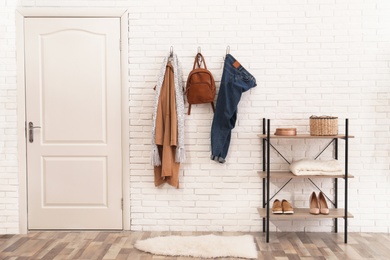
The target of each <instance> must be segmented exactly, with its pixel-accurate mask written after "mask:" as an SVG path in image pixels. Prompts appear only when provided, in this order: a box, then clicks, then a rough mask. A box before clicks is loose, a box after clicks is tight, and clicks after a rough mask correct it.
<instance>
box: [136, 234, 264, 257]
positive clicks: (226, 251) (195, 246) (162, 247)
mask: <svg viewBox="0 0 390 260" xmlns="http://www.w3.org/2000/svg"><path fill="white" fill-rule="evenodd" d="M134 246H135V248H137V249H139V250H142V251H145V252H148V253H152V254H156V255H166V256H192V257H203V258H217V257H241V258H255V259H256V258H257V250H256V244H255V242H254V239H253V237H252V236H251V235H243V236H216V235H205V236H165V237H152V238H148V239H145V240H139V241H137V242H136V243H135V245H134Z"/></svg>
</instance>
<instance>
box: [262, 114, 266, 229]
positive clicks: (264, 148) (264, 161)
mask: <svg viewBox="0 0 390 260" xmlns="http://www.w3.org/2000/svg"><path fill="white" fill-rule="evenodd" d="M265 124H266V121H265V118H263V135H265ZM262 145H263V172H265V171H266V163H267V161H266V158H265V155H266V146H265V145H266V141H265V140H264V138H263V139H262ZM263 208H265V178H263ZM265 224H266V223H265V218H263V233H264V232H265V231H266V230H265Z"/></svg>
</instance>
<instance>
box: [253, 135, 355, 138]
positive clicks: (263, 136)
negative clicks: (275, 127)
mask: <svg viewBox="0 0 390 260" xmlns="http://www.w3.org/2000/svg"><path fill="white" fill-rule="evenodd" d="M257 136H259V137H260V138H267V135H266V134H259V135H257ZM270 138H272V139H334V138H339V139H345V135H310V134H298V135H286V136H283V135H274V134H272V135H270ZM348 138H355V136H353V135H349V136H348Z"/></svg>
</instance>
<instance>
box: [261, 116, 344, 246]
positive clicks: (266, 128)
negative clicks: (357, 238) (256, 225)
mask: <svg viewBox="0 0 390 260" xmlns="http://www.w3.org/2000/svg"><path fill="white" fill-rule="evenodd" d="M270 124H271V121H270V119H265V118H263V135H265V136H266V137H265V138H264V137H263V138H262V145H263V172H266V173H267V175H266V178H263V208H266V214H267V215H266V217H265V218H263V232H266V242H267V243H268V242H269V221H270V201H271V200H272V199H273V198H274V197H275V196H276V195H277V194H278V193H279V192H280V191H281V190H283V188H284V187H285V186H286V185H287V184H288V183H289V182H290V181H291V180H292V178H290V179H289V180H288V181H287V182H286V183H285V184H284V185H283V186H282V187H281V188H280V189H279V190H278V191H277V192H276V193H275V194H273V196H272V197H271V198H270V148H271V147H272V148H273V149H274V150H275V151H276V152H277V153H278V154H279V155H280V156H281V157H282V158H283V159H284V160H285V161H286V162H287V163H288V164H291V163H290V162H289V161H288V160H287V159H286V158H285V157H284V156H283V155H282V154H281V153H280V152H279V151H278V150H277V149H276V148H275V147H274V146H273V145H272V144H271V134H270V129H271V128H270ZM348 124H349V122H348V118H347V119H345V138H342V139H345V163H344V166H345V176H344V181H345V192H344V201H345V202H344V203H345V208H344V243H347V242H348V139H349V135H348V134H349V133H348V131H349V129H348ZM338 139H339V137H335V138H333V139H332V140H331V141H330V142H329V143H328V144H327V145H326V146H325V147H324V148H323V149H322V151H321V152H320V153H319V154H318V155H317V156H316V157H315V159H317V158H318V157H319V156H320V155H321V154H322V153H323V152H324V151H325V150H326V149H327V148H328V147H329V146H330V145H331V144H332V143H334V148H333V149H334V150H333V151H334V159H336V160H338ZM308 180H309V181H310V182H311V183H312V184H313V185H314V186H315V187H317V189H318V190H320V191H321V189H320V188H319V187H318V186H317V185H316V184H315V183H314V182H313V180H311V179H310V178H308ZM334 189H335V196H334V201H332V200H331V199H329V198H328V197H327V196H326V195H325V196H326V198H327V199H328V200H329V201H330V202H331V203H332V204H333V205H334V207H335V208H337V207H338V178H335V179H334ZM337 226H338V221H337V218H335V219H334V230H335V233H337V232H338V228H337Z"/></svg>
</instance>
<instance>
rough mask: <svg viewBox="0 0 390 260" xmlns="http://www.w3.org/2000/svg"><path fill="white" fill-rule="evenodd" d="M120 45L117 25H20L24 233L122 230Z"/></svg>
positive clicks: (33, 21) (93, 21) (84, 21)
mask: <svg viewBox="0 0 390 260" xmlns="http://www.w3.org/2000/svg"><path fill="white" fill-rule="evenodd" d="M119 42H120V20H119V18H27V19H25V60H26V118H27V124H28V123H29V122H32V123H33V124H34V126H38V127H40V128H34V129H33V130H32V131H31V132H32V133H33V139H34V140H33V142H27V177H28V181H27V182H28V226H29V229H122V205H121V201H122V170H121V165H122V162H121V158H122V155H121V102H120V100H121V83H120V50H119ZM29 138H30V136H29V137H28V139H29Z"/></svg>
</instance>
